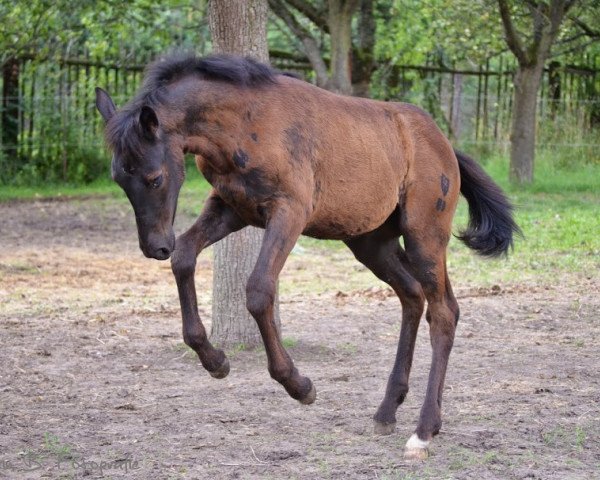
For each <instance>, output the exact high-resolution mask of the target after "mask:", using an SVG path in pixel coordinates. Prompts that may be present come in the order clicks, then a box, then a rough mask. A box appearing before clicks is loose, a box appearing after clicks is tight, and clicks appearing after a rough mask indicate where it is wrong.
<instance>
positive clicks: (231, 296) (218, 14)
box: [209, 0, 281, 346]
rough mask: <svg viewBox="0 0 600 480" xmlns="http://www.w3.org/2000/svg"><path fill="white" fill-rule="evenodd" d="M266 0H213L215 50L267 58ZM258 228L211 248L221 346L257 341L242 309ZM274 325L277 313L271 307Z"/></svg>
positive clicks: (215, 327) (216, 334)
mask: <svg viewBox="0 0 600 480" xmlns="http://www.w3.org/2000/svg"><path fill="white" fill-rule="evenodd" d="M267 13H268V5H267V0H212V1H210V2H209V23H210V30H211V35H212V39H213V51H214V52H215V53H233V54H238V55H250V56H252V57H254V58H256V59H258V60H261V61H263V62H268V61H269V52H268V48H267V33H266V32H267ZM262 237H263V231H262V230H260V229H258V228H254V227H246V228H245V229H243V230H241V231H239V232H236V233H233V234H231V235H229V236H228V237H227V238H225V239H224V240H221V241H220V242H218V243H217V244H216V245H215V247H214V252H215V253H214V261H215V264H214V277H213V308H212V332H211V340H213V341H214V342H215V343H218V344H220V345H232V344H240V343H242V344H244V345H245V346H254V345H258V344H259V343H260V341H261V337H260V332H259V331H258V327H257V326H256V322H255V321H254V319H253V318H252V316H251V315H250V314H249V312H248V310H247V309H246V288H245V287H246V283H247V281H248V278H249V276H250V274H251V273H252V269H253V268H254V265H255V263H256V260H257V258H258V253H259V251H260V246H261V243H262ZM275 311H276V314H275V318H276V319H277V320H276V321H277V324H278V328H279V330H280V331H281V328H280V327H279V314H278V308H277V306H276V308H275Z"/></svg>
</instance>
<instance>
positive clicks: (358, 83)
mask: <svg viewBox="0 0 600 480" xmlns="http://www.w3.org/2000/svg"><path fill="white" fill-rule="evenodd" d="M375 30H376V25H375V16H374V15H373V0H361V3H360V16H359V19H358V44H357V46H356V48H354V50H353V52H352V93H353V95H355V96H357V97H369V94H370V86H371V76H372V74H373V69H374V66H375V51H374V50H375Z"/></svg>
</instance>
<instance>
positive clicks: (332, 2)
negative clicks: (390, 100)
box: [327, 0, 359, 95]
mask: <svg viewBox="0 0 600 480" xmlns="http://www.w3.org/2000/svg"><path fill="white" fill-rule="evenodd" d="M358 5H359V0H329V13H328V19H327V24H328V25H329V34H330V37H331V65H330V70H331V86H330V87H329V89H330V90H332V91H334V92H338V93H343V94H346V95H351V94H352V78H351V72H352V70H351V66H350V52H351V50H352V15H353V14H354V11H355V10H356V8H357V7H358Z"/></svg>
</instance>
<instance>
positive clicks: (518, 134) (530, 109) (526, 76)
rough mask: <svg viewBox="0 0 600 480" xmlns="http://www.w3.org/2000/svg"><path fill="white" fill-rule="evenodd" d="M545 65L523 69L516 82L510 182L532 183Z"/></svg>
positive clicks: (521, 67)
mask: <svg viewBox="0 0 600 480" xmlns="http://www.w3.org/2000/svg"><path fill="white" fill-rule="evenodd" d="M543 71H544V69H543V64H542V65H541V66H540V65H534V66H520V67H519V68H518V69H517V72H516V74H515V79H514V86H515V93H514V103H513V105H514V106H513V121H512V126H511V133H510V140H511V150H510V180H511V182H514V183H531V182H533V164H534V158H535V130H536V116H537V97H538V90H539V88H540V84H541V81H542V74H543Z"/></svg>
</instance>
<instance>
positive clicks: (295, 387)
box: [246, 204, 316, 404]
mask: <svg viewBox="0 0 600 480" xmlns="http://www.w3.org/2000/svg"><path fill="white" fill-rule="evenodd" d="M306 217H307V215H306V213H305V211H304V209H303V208H302V206H300V205H290V204H286V205H283V206H281V205H280V206H279V208H278V209H277V210H276V211H274V212H273V213H272V214H271V215H270V218H269V221H268V224H267V227H266V229H265V230H266V231H265V235H264V238H263V243H262V246H261V250H260V254H259V256H258V260H257V262H256V266H255V267H254V270H253V271H252V274H251V275H250V278H249V279H248V285H247V287H246V305H247V307H248V310H249V311H250V313H251V314H252V316H253V317H254V319H255V320H256V322H257V324H258V329H259V330H260V333H261V336H262V339H263V343H264V345H265V350H266V352H267V359H268V362H269V373H270V374H271V377H272V378H273V379H275V380H277V381H278V382H279V383H281V384H282V385H283V387H284V388H285V389H286V391H287V392H288V393H289V395H290V396H291V397H292V398H295V399H296V400H298V401H300V402H301V403H304V404H310V403H313V402H314V401H315V398H316V390H315V388H314V386H313V384H312V382H311V381H310V379H309V378H307V377H303V376H301V375H300V374H299V373H298V369H296V367H294V362H293V361H292V359H291V357H290V356H289V354H288V353H287V351H286V350H285V348H284V347H283V345H282V344H281V339H280V338H279V334H278V332H277V328H276V326H275V321H274V318H273V316H274V312H273V303H274V300H275V289H276V284H277V278H278V276H279V273H280V272H281V269H282V268H283V264H284V263H285V260H286V259H287V257H288V255H289V253H290V252H291V250H292V248H293V247H294V244H295V243H296V240H297V239H298V237H299V236H300V234H301V233H302V230H304V227H305V225H306Z"/></svg>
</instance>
